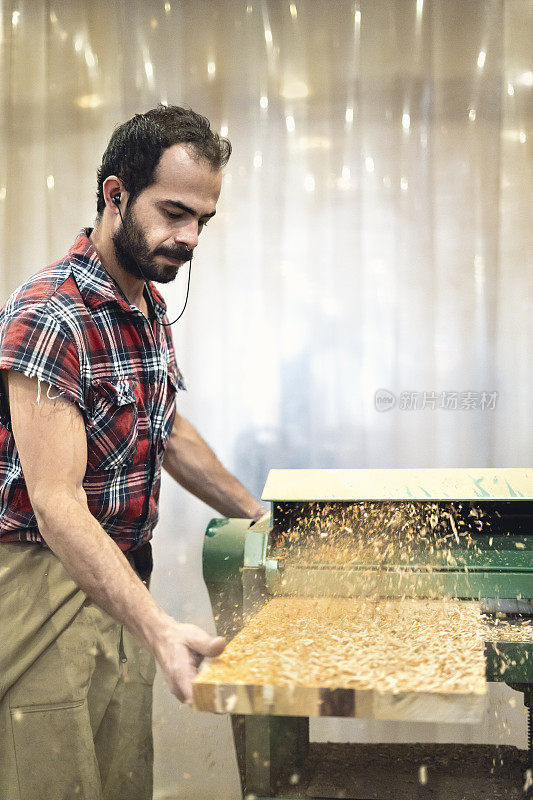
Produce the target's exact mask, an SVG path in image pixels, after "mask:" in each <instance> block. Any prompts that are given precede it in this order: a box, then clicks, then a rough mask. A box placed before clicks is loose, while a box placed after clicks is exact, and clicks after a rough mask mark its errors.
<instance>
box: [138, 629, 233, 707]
mask: <svg viewBox="0 0 533 800" xmlns="http://www.w3.org/2000/svg"><path fill="white" fill-rule="evenodd" d="M225 646H226V640H225V639H223V638H222V636H215V637H213V636H210V635H209V634H208V633H206V632H205V631H203V630H202V629H201V628H198V627H197V626H196V625H188V624H183V623H179V622H175V621H174V620H170V624H169V625H168V628H167V630H166V631H165V633H164V634H163V635H162V636H161V637H160V638H159V640H158V641H157V643H156V644H155V646H154V652H155V656H156V658H157V660H158V662H159V665H160V667H161V669H162V671H163V675H164V676H165V680H166V682H167V683H168V685H169V687H170V691H171V692H172V694H174V695H176V697H177V698H178V700H181V702H182V703H189V702H190V701H191V700H192V682H193V680H194V678H195V676H196V674H197V673H198V667H199V666H200V664H201V663H202V661H203V659H204V658H214V657H215V656H218V655H220V653H222V651H223V650H224V648H225Z"/></svg>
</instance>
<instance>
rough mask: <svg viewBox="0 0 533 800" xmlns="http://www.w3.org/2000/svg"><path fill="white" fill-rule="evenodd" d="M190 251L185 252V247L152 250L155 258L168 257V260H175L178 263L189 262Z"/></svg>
mask: <svg viewBox="0 0 533 800" xmlns="http://www.w3.org/2000/svg"><path fill="white" fill-rule="evenodd" d="M192 254H193V251H192V250H187V248H186V247H158V248H157V250H154V255H156V256H168V258H176V259H178V261H190V260H191V259H192Z"/></svg>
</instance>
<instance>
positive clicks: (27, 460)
mask: <svg viewBox="0 0 533 800" xmlns="http://www.w3.org/2000/svg"><path fill="white" fill-rule="evenodd" d="M230 152H231V146H230V144H229V142H228V141H227V140H224V139H220V138H219V137H218V135H217V134H215V133H214V132H213V131H211V129H210V126H209V122H208V121H207V120H206V119H205V118H203V117H201V116H200V115H198V114H196V113H194V112H193V111H191V110H187V109H182V108H179V107H168V108H166V107H159V108H157V109H153V110H152V111H149V112H147V113H146V114H141V115H136V116H135V117H133V118H132V119H131V120H129V121H128V122H126V123H124V124H123V125H121V126H120V127H119V128H117V129H116V130H115V132H114V133H113V135H112V137H111V140H110V142H109V145H108V147H107V149H106V152H105V154H104V156H103V159H102V164H101V166H100V169H99V170H98V200H97V212H98V216H97V221H96V225H95V228H94V230H92V231H91V230H84V231H82V232H81V233H80V235H79V236H78V238H77V239H76V241H75V243H74V245H73V247H72V248H71V250H70V251H69V253H68V254H67V255H66V256H65V258H63V259H62V260H60V261H59V262H57V263H56V264H53V265H52V266H50V267H47V268H46V269H44V270H42V271H41V272H40V273H37V275H35V276H34V277H33V278H31V279H30V280H29V281H28V282H27V283H26V284H24V285H23V286H22V287H21V288H19V289H18V290H17V291H16V292H15V293H14V294H13V295H12V296H11V297H10V298H9V300H8V301H7V303H6V304H5V305H4V307H3V309H2V311H1V312H0V369H1V370H2V371H1V373H0V374H1V376H2V382H1V383H0V393H1V394H0V473H1V474H0V478H1V483H0V625H1V641H2V645H1V653H0V798H1V799H2V800H37V798H38V800H63V798H64V799H65V800H67V799H68V800H73V798H81V800H99V799H100V798H106V799H108V800H121V799H122V798H123V799H124V800H137V799H138V800H141V798H142V799H143V800H144V799H145V798H149V797H151V796H152V794H151V793H152V765H151V761H152V740H151V685H152V682H153V676H154V660H153V659H154V657H155V659H157V661H158V662H159V665H160V667H161V670H162V672H163V674H164V676H165V678H166V681H167V683H168V685H169V687H170V690H171V691H172V692H173V694H175V695H176V697H178V698H179V699H180V700H182V701H183V700H185V701H186V700H188V699H189V698H190V696H191V682H192V679H193V677H194V675H195V673H196V669H197V667H198V665H199V663H200V661H201V660H202V658H203V657H205V656H215V655H217V654H219V653H220V652H221V651H222V649H223V647H224V641H223V640H222V639H220V638H219V637H216V638H212V637H211V636H209V635H208V634H207V633H205V632H204V631H202V630H200V629H199V628H197V627H196V626H194V625H187V624H182V623H180V622H178V621H176V620H174V619H172V618H171V617H170V616H169V615H168V614H166V613H165V612H164V611H163V610H162V609H161V608H160V607H159V606H158V605H157V603H156V602H155V601H154V600H153V598H152V597H151V595H150V594H149V592H148V589H147V587H146V585H145V584H146V583H147V581H148V577H149V572H150V568H151V550H150V539H151V537H152V531H153V528H154V526H155V524H156V522H157V505H158V498H159V486H160V472H161V465H163V466H164V467H165V469H166V470H167V471H168V472H169V473H170V475H172V477H173V478H175V479H176V480H177V481H178V482H179V483H180V484H181V485H182V486H184V487H185V488H186V489H188V490H189V491H191V492H193V493H194V494H195V495H197V496H198V497H200V498H201V499H202V500H204V501H205V502H206V503H208V504H209V505H211V506H212V507H213V508H215V509H216V510H217V511H218V512H220V513H222V514H224V515H227V516H241V517H249V518H252V519H258V518H259V517H260V516H261V515H262V514H263V508H262V507H261V506H260V505H259V503H258V502H257V501H256V500H255V499H254V498H253V497H252V496H251V495H250V494H249V493H248V492H247V491H246V489H245V488H244V487H243V486H242V485H241V484H240V483H239V482H238V481H237V479H236V478H234V477H233V476H232V475H231V474H230V473H229V472H228V471H227V470H226V469H225V468H224V467H223V466H222V464H221V463H220V462H219V461H218V460H217V458H216V457H215V455H214V453H213V452H212V450H211V449H210V448H209V447H208V445H207V444H206V443H205V441H204V440H203V439H202V438H201V437H200V435H199V434H198V433H197V431H196V430H195V429H194V428H193V426H192V425H191V424H190V423H189V422H187V420H185V419H184V418H183V417H181V416H180V415H179V414H178V413H176V408H175V396H176V392H177V390H178V389H179V388H183V382H182V378H181V374H180V372H179V370H178V368H177V365H176V363H175V358H174V350H173V346H172V337H171V334H170V327H169V326H168V325H167V322H168V321H167V319H166V315H165V305H164V302H163V300H162V298H161V296H160V295H159V293H158V292H157V290H156V289H155V287H154V286H153V284H152V283H151V281H156V282H160V283H166V282H169V281H171V280H173V279H174V278H175V277H176V274H177V272H178V270H179V269H180V267H181V266H182V265H183V264H185V263H186V262H187V261H189V259H190V258H191V257H192V254H193V252H194V250H195V248H196V246H197V244H198V237H199V235H200V233H201V232H202V230H203V228H204V226H205V225H206V224H207V222H208V221H209V220H210V219H211V218H212V217H213V216H214V214H215V211H216V204H217V200H218V197H219V193H220V187H221V170H222V168H223V167H224V165H225V164H226V163H227V160H228V158H229V155H230ZM143 580H144V582H143Z"/></svg>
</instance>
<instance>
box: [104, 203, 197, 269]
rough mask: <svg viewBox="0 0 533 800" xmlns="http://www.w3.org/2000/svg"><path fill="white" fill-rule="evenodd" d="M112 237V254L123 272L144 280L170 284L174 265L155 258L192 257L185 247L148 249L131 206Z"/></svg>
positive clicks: (184, 259) (175, 267) (177, 267)
mask: <svg viewBox="0 0 533 800" xmlns="http://www.w3.org/2000/svg"><path fill="white" fill-rule="evenodd" d="M112 238H113V245H114V248H115V255H116V257H117V261H118V263H119V264H120V266H121V267H122V269H123V270H124V271H125V272H127V273H128V274H130V275H133V276H135V277H136V278H141V279H142V280H145V281H156V282H157V283H169V282H170V281H173V280H174V278H175V277H176V275H177V274H178V270H179V266H178V265H177V264H158V263H157V262H156V261H155V260H154V256H157V255H161V256H168V257H169V258H176V259H178V260H179V261H190V260H191V258H192V251H190V250H187V249H186V248H185V246H184V245H182V246H179V245H176V246H175V247H157V248H156V249H155V250H150V247H149V246H148V242H147V241H146V236H145V234H144V231H143V229H142V228H141V226H140V225H139V223H138V222H137V220H136V219H135V217H134V215H133V208H132V207H131V206H130V205H128V206H127V208H126V211H125V212H124V214H123V215H122V224H121V225H120V228H119V229H118V231H116V232H115V233H114V234H113V237H112Z"/></svg>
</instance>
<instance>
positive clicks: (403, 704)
mask: <svg viewBox="0 0 533 800" xmlns="http://www.w3.org/2000/svg"><path fill="white" fill-rule="evenodd" d="M483 644H484V642H483V624H482V620H481V615H480V611H479V605H478V604H477V603H465V602H457V601H447V600H437V601H425V600H387V601H384V600H365V599H346V598H303V597H284V598H282V597H277V598H274V599H272V600H270V601H269V602H268V603H267V604H266V605H265V606H264V607H263V608H262V609H261V611H260V612H259V613H258V614H257V615H256V616H255V617H254V618H253V619H252V620H251V621H250V622H249V623H248V624H247V625H246V626H245V627H244V628H243V630H242V631H241V632H240V633H239V634H238V635H237V636H236V637H235V639H233V641H232V642H230V644H229V645H228V647H227V648H226V650H225V652H224V653H223V655H222V656H221V657H220V658H218V659H215V660H214V661H213V662H212V663H211V664H210V665H209V666H207V668H206V669H204V670H203V671H202V672H201V673H200V674H199V675H198V677H197V678H196V680H195V682H194V685H193V698H194V705H195V707H196V708H197V709H199V710H202V711H214V712H218V713H223V712H232V713H236V714H274V715H286V716H306V717H307V716H342V717H359V718H365V719H389V720H413V721H430V722H435V721H440V722H472V723H473V722H477V721H479V719H480V717H481V715H482V713H483V709H484V706H485V693H486V682H485V660H484V655H483Z"/></svg>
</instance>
